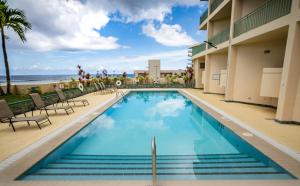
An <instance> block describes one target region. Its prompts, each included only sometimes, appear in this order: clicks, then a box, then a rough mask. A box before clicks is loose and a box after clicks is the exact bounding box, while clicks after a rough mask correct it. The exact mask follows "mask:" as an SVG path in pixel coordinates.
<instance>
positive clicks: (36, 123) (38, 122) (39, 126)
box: [36, 121, 42, 130]
mask: <svg viewBox="0 0 300 186" xmlns="http://www.w3.org/2000/svg"><path fill="white" fill-rule="evenodd" d="M36 124H37V126H38V127H39V128H40V129H41V130H42V128H41V126H40V125H39V122H37V121H36Z"/></svg>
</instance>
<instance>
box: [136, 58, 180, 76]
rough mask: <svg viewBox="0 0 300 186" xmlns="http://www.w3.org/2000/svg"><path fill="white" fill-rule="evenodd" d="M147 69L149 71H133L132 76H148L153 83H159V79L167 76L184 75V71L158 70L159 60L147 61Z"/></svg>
mask: <svg viewBox="0 0 300 186" xmlns="http://www.w3.org/2000/svg"><path fill="white" fill-rule="evenodd" d="M148 69H149V70H135V71H134V76H135V77H138V76H139V75H140V76H146V75H147V76H149V78H150V79H153V80H154V81H159V80H160V78H165V77H166V76H167V75H175V74H178V75H184V74H185V70H181V69H179V70H161V69H160V60H159V59H150V60H149V61H148Z"/></svg>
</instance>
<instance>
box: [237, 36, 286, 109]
mask: <svg viewBox="0 0 300 186" xmlns="http://www.w3.org/2000/svg"><path fill="white" fill-rule="evenodd" d="M285 45H286V41H285V40H277V41H272V42H262V43H255V44H248V45H241V46H238V47H237V57H236V60H237V62H236V67H235V78H234V79H235V81H234V89H233V100H235V101H242V102H249V103H258V104H265V105H273V104H274V100H273V99H272V98H267V97H261V96H260V87H261V80H262V71H263V68H280V67H282V66H283V61H284V53H285ZM267 50H268V51H270V53H265V51H267Z"/></svg>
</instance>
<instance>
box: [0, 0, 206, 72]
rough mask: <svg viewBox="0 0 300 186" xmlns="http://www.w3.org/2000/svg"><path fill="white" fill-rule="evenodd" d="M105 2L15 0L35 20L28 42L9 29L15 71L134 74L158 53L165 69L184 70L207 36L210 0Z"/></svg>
mask: <svg viewBox="0 0 300 186" xmlns="http://www.w3.org/2000/svg"><path fill="white" fill-rule="evenodd" d="M99 2H100V1H97V0H84V1H76V0H68V1H64V0H52V1H47V0H40V1H34V0H23V1H18V0H9V1H8V3H9V4H10V6H12V7H13V8H19V9H22V10H24V11H25V13H26V16H27V17H28V19H29V21H30V22H31V23H32V25H33V27H32V30H31V31H28V32H27V39H28V41H27V42H26V43H24V44H22V42H21V41H20V40H19V39H18V37H17V36H16V35H15V34H14V33H13V32H11V31H10V30H7V35H8V36H9V38H10V39H9V40H7V45H8V48H7V50H8V57H9V62H10V67H11V72H12V74H13V75H17V74H74V73H76V65H77V64H80V65H82V67H83V68H84V69H85V70H86V71H88V72H90V73H95V72H96V71H97V70H101V69H103V68H105V69H107V70H108V71H109V72H110V73H113V72H115V73H122V72H124V71H126V72H127V73H132V72H133V70H135V69H146V67H147V60H148V59H152V58H159V59H161V63H162V68H163V69H183V68H185V66H186V65H187V64H188V63H189V61H188V60H187V59H188V57H187V48H188V46H190V45H191V44H194V43H198V42H202V41H203V40H204V39H205V38H206V32H203V31H198V30H197V26H198V24H199V16H200V15H201V13H202V12H203V11H204V10H205V9H206V7H207V5H206V3H205V2H199V0H166V1H159V0H148V1H142V0H140V1H137V0H123V1H120V0H103V1H101V3H99ZM45 7H46V8H45ZM53 10H55V11H53ZM2 58H3V55H2V53H1V59H2ZM2 61H3V60H2ZM0 73H1V74H2V75H3V74H4V65H3V63H2V64H1V65H0Z"/></svg>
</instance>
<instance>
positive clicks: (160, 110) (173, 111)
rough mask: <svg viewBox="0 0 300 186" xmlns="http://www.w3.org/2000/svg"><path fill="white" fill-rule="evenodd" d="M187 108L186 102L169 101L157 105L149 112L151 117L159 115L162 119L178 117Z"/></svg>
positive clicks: (179, 100)
mask: <svg viewBox="0 0 300 186" xmlns="http://www.w3.org/2000/svg"><path fill="white" fill-rule="evenodd" d="M184 107H185V105H184V100H181V99H168V100H164V101H161V102H159V103H157V104H156V105H155V106H154V107H153V108H151V110H150V111H149V113H150V116H153V115H156V114H159V115H161V116H162V117H166V116H170V117H176V116H178V114H179V111H180V110H183V109H184Z"/></svg>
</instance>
